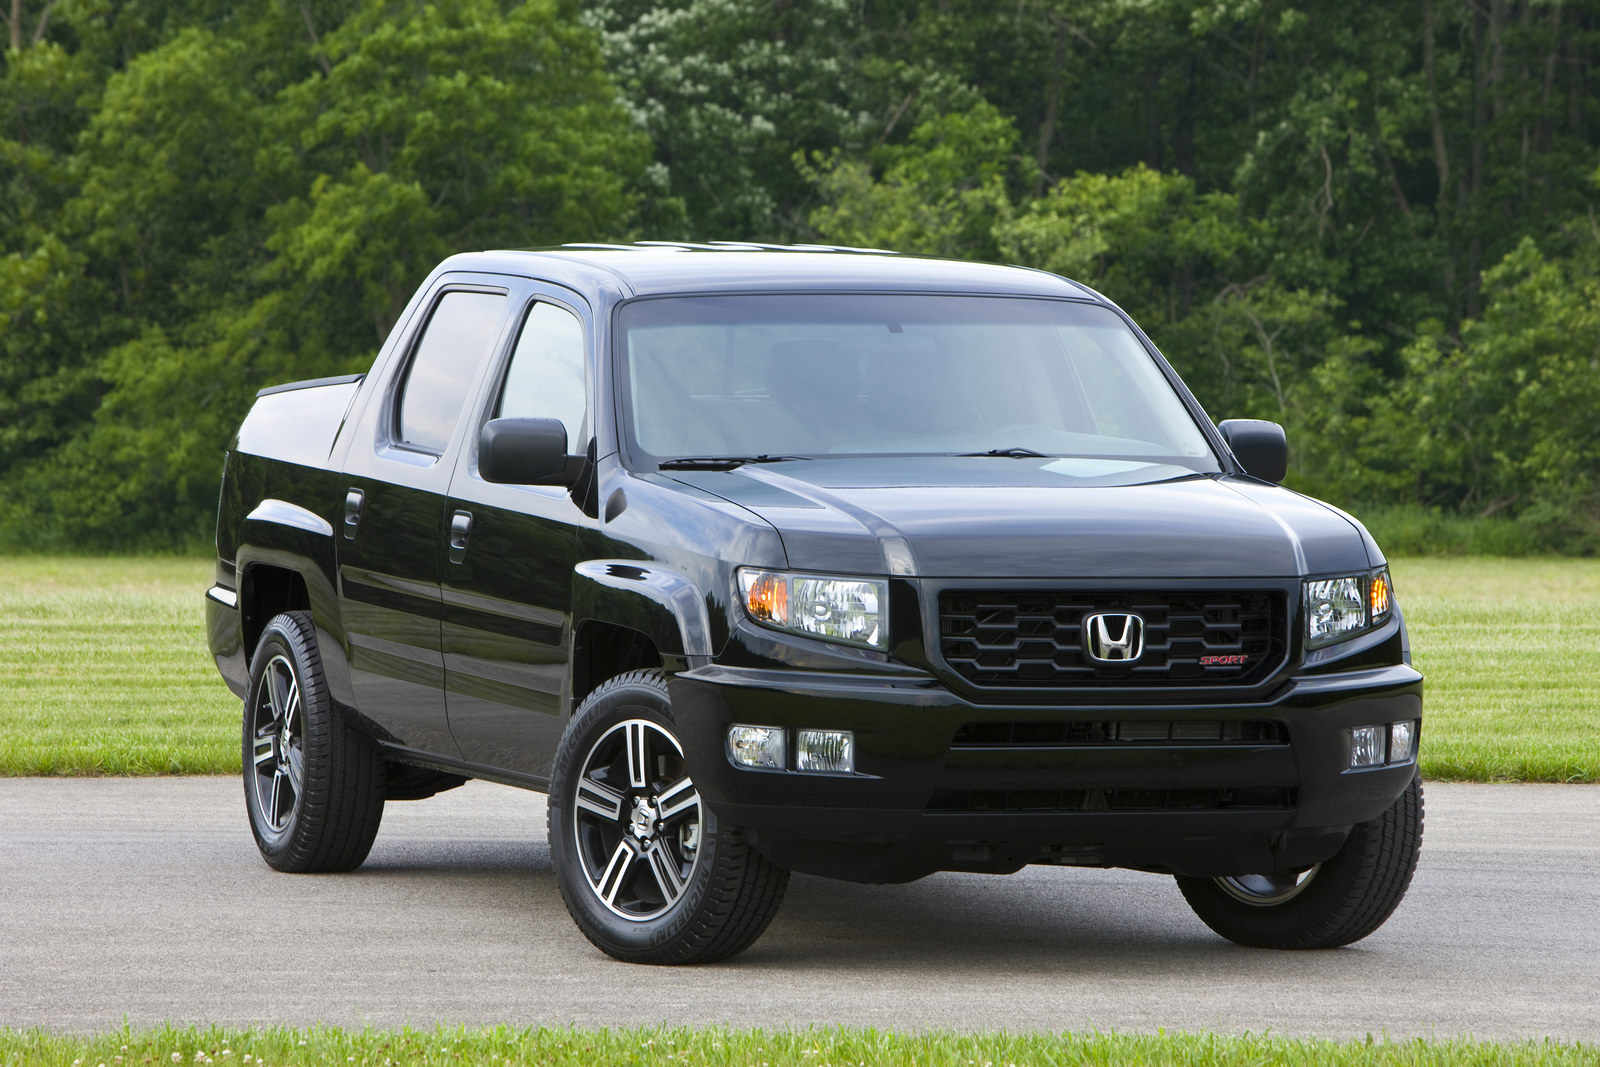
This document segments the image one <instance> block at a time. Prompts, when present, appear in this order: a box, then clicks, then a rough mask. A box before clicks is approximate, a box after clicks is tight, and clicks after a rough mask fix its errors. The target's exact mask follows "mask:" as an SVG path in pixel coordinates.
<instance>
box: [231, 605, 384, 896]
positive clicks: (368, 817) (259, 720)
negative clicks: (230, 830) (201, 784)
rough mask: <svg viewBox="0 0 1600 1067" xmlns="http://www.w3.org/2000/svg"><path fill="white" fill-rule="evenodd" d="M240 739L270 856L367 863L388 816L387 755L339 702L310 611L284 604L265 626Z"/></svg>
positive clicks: (292, 861)
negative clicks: (346, 719) (330, 686)
mask: <svg viewBox="0 0 1600 1067" xmlns="http://www.w3.org/2000/svg"><path fill="white" fill-rule="evenodd" d="M242 742H243V757H244V796H245V808H246V809H247V810H248V811H249V813H250V829H251V832H252V833H254V834H255V839H256V846H257V847H258V848H259V849H260V850H261V856H262V858H263V859H265V860H266V861H267V863H268V864H269V865H270V866H272V867H273V868H275V869H276V870H280V871H288V872H292V873H297V874H303V873H312V872H321V871H348V870H353V869H354V868H356V867H359V866H361V862H362V861H363V860H365V859H366V858H367V852H368V851H369V850H371V848H372V840H373V838H375V837H376V836H377V834H378V824H379V822H380V821H381V820H382V818H383V801H384V773H383V772H384V768H383V761H382V758H381V757H380V756H379V755H378V753H377V750H376V749H375V748H374V747H373V745H372V742H371V741H370V740H368V739H367V738H366V737H364V736H362V735H361V734H360V733H358V732H356V731H355V730H353V729H351V728H350V727H349V726H348V725H346V724H345V722H344V720H343V719H342V718H341V717H340V715H339V713H338V711H337V709H335V708H334V706H333V700H332V698H331V697H330V696H329V695H328V685H327V680H326V678H325V677H324V675H323V670H322V656H321V654H320V653H319V652H318V651H317V636H316V629H315V627H314V626H313V625H312V622H311V616H310V614H309V613H307V612H303V611H295V612H285V613H284V614H282V615H279V616H277V617H275V618H274V619H273V620H272V621H271V622H269V623H267V625H266V628H265V629H264V630H263V631H262V633H261V641H260V643H259V644H257V646H256V653H255V657H254V659H253V660H252V661H251V665H250V687H249V689H248V691H247V692H246V693H245V699H244V723H243V730H242Z"/></svg>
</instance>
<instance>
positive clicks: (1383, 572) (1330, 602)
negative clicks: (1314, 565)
mask: <svg viewBox="0 0 1600 1067" xmlns="http://www.w3.org/2000/svg"><path fill="white" fill-rule="evenodd" d="M1304 589H1305V603H1306V647H1307V648H1322V647H1324V646H1326V645H1331V644H1335V643H1337V642H1339V641H1343V640H1345V639H1346V638H1350V637H1354V636H1356V635H1357V634H1360V633H1364V632H1366V631H1367V630H1370V629H1372V628H1373V627H1374V626H1376V625H1378V624H1379V623H1381V622H1383V621H1384V620H1385V619H1387V618H1388V617H1389V613H1390V612H1391V611H1393V610H1394V586H1393V583H1391V582H1390V580H1389V568H1387V567H1381V568H1379V569H1378V570H1376V571H1368V572H1367V573H1365V574H1351V575H1347V576H1344V577H1341V578H1316V579H1313V580H1311V581H1308V582H1306V583H1305V584H1304Z"/></svg>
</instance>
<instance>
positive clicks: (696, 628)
mask: <svg viewBox="0 0 1600 1067" xmlns="http://www.w3.org/2000/svg"><path fill="white" fill-rule="evenodd" d="M573 571H574V577H573V595H572V611H573V619H574V621H577V620H580V619H600V620H604V621H606V622H610V623H615V624H616V625H618V626H626V627H628V628H629V629H631V630H637V631H639V632H640V633H642V634H644V635H645V636H646V637H648V638H650V640H651V641H652V642H654V644H655V646H656V650H657V651H658V652H660V653H661V654H662V655H663V656H679V657H687V658H693V657H707V658H709V657H710V656H711V654H712V648H711V616H710V613H709V612H708V610H707V608H706V599H705V594H704V592H702V591H701V590H700V589H699V588H698V587H697V586H696V585H695V584H694V582H692V581H691V580H690V579H688V578H687V577H685V576H684V575H682V574H679V573H678V572H676V571H670V570H666V569H664V568H662V567H658V566H653V565H651V564H646V563H641V562H639V561H638V560H627V559H595V560H586V561H585V562H583V563H580V564H578V565H577V566H576V567H574V568H573Z"/></svg>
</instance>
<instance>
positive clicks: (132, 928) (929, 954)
mask: <svg viewBox="0 0 1600 1067" xmlns="http://www.w3.org/2000/svg"><path fill="white" fill-rule="evenodd" d="M124 1018H126V1019H127V1020H128V1021H129V1022H130V1023H131V1024H133V1025H134V1026H135V1027H144V1026H148V1025H153V1024H157V1023H160V1022H163V1021H172V1022H175V1023H225V1024H233V1025H248V1024H253V1023H282V1024H289V1025H295V1026H304V1025H308V1024H310V1023H313V1022H319V1021H320V1022H328V1023H335V1024H340V1025H345V1026H356V1027H360V1026H366V1025H371V1026H374V1027H381V1028H388V1027H395V1026H399V1025H401V1024H411V1025H413V1026H428V1025H431V1024H433V1023H434V1022H447V1023H466V1024H489V1023H502V1022H504V1023H510V1024H514V1025H533V1024H546V1025H559V1024H567V1023H576V1024H580V1025H596V1026H597V1025H611V1026H616V1025H628V1024H646V1023H670V1024H705V1023H719V1024H727V1025H733V1026H764V1027H769V1028H770V1027H805V1026H812V1025H818V1026H828V1025H838V1024H843V1025H860V1026H875V1027H880V1028H893V1029H902V1030H922V1029H959V1030H973V1029H1004V1030H1011V1031H1018V1030H1086V1029H1091V1028H1098V1029H1101V1030H1119V1031H1151V1030H1155V1029H1156V1028H1158V1027H1166V1028H1168V1029H1177V1030H1189V1031H1194V1030H1216V1031H1222V1032H1234V1033H1237V1032H1243V1031H1252V1032H1256V1033H1260V1032H1263V1031H1271V1032H1273V1033H1278V1034H1288V1035H1302V1034H1314V1035H1321V1036H1327V1037H1347V1036H1361V1035H1365V1034H1368V1033H1371V1034H1374V1035H1383V1034H1388V1035H1390V1036H1392V1037H1404V1036H1413V1035H1421V1036H1437V1037H1446V1036H1455V1035H1462V1036H1465V1035H1472V1036H1477V1037H1480V1038H1496V1039H1518V1038H1529V1037H1553V1038H1557V1039H1561V1040H1582V1041H1585V1042H1600V788H1596V787H1585V786H1503V785H1499V786H1471V785H1443V784H1435V785H1430V786H1428V787H1427V823H1426V833H1425V836H1424V842H1423V853H1422V864H1421V868H1420V870H1419V872H1418V874H1417V878H1416V881H1415V882H1414V883H1413V885H1412V888H1411V893H1410V895H1409V896H1408V897H1407V899H1406V900H1405V902H1404V903H1403V904H1402V905H1401V906H1400V910H1399V911H1397V912H1396V913H1395V915H1394V917H1393V918H1391V919H1390V921H1389V923H1388V924H1387V925H1386V926H1384V927H1383V928H1382V929H1381V930H1379V931H1378V932H1377V933H1376V934H1375V935H1373V936H1372V937H1370V938H1368V939H1367V940H1366V941H1363V942H1361V943H1359V944H1358V945H1356V946H1354V947H1351V948H1347V949H1340V950H1335V951H1331V952H1318V953H1278V952H1267V951H1256V950H1249V949H1242V948H1237V947H1235V946H1233V945H1230V944H1228V943H1226V942H1224V941H1222V940H1221V939H1219V938H1217V937H1216V936H1215V935H1213V934H1212V933H1211V932H1210V931H1209V930H1207V929H1206V928H1205V927H1204V926H1202V925H1201V924H1200V922H1199V921H1198V920H1197V919H1195V918H1194V917H1193V916H1192V915H1191V913H1190V912H1189V909H1188V907H1187V906H1186V905H1185V904H1184V902H1183V899H1182V897H1181V896H1180V895H1179V894H1178V890H1177V888H1176V886H1175V885H1174V884H1173V883H1172V880H1171V879H1169V878H1163V877H1159V876H1156V875H1149V874H1138V873H1134V872H1128V871H1083V870H1066V869H1054V868H1030V869H1028V870H1026V871H1024V872H1022V873H1021V874H1017V875H1012V876H1009V877H992V876H986V875H959V874H944V875H936V876H934V877H931V878H927V879H924V880H922V881H920V882H916V883H913V884H911V885H904V886H858V885H849V884H845V883H839V882H830V881H826V880H823V879H817V878H809V877H800V876H796V877H795V879H794V880H793V883H792V885H791V887H790V890H789V895H788V898H787V899H786V901H785V903H784V906H783V909H782V911H780V912H779V915H778V918H777V921H776V922H774V923H773V925H772V927H771V928H770V929H769V931H768V932H767V934H766V936H765V937H763V938H762V939H761V940H760V941H759V942H757V943H756V945H755V947H754V948H752V949H751V950H750V951H748V952H746V953H745V954H744V955H742V956H739V957H737V958H736V959H734V960H732V961H729V962H727V963H724V964H718V965H714V966H710V967H699V968H689V969H669V968H650V967H637V966H629V965H626V964H620V963H615V962H613V961H611V960H609V959H607V958H606V957H603V956H601V955H600V954H599V953H598V952H596V951H595V950H594V949H593V948H591V947H590V945H589V943H588V942H587V941H585V940H584V939H583V937H582V936H581V935H580V934H579V933H578V932H577V930H576V928H575V927H574V926H573V925H572V923H571V921H570V920H569V919H568V918H567V915H566V912H565V910H564V909H563V907H562V904H561V900H560V897H559V896H558V894H557V892H556V887H555V881H554V877H553V875H552V874H551V869H550V853H549V849H548V848H547V846H546V843H545V831H544V798H543V797H542V796H539V795H537V794H531V793H523V792H519V791H516V790H512V789H507V788H503V787H499V786H491V785H485V784H482V783H471V784H469V785H468V786H466V787H465V788H463V789H459V790H456V791H454V792H451V793H447V794H444V795H442V796H439V797H436V798H434V799H432V800H426V801H422V802H417V803H405V804H400V803H397V804H391V805H389V807H388V810H387V811H386V813H385V815H384V825H383V830H382V831H381V832H380V833H379V835H378V840H377V843H376V845H375V846H374V847H373V850H372V855H371V857H370V858H369V859H368V861H367V863H366V865H365V866H364V867H363V868H362V869H361V870H360V871H358V872H356V873H354V874H346V875H327V876H303V875H302V876H292V875H281V874H276V873H274V872H273V871H271V870H269V869H268V868H267V867H266V865H265V864H263V863H262V862H261V860H260V858H259V857H258V856H257V854H256V851H255V845H254V843H253V841H252V840H251V837H250V833H249V830H248V829H247V826H246V822H245V813H244V801H243V795H242V791H241V788H240V786H239V784H238V782H237V781H236V780H233V779H218V778H189V779H171V778H168V779H160V778H146V779H87V780H85V779H77V780H71V779H69V780H58V779H0V1026H9V1027H32V1026H43V1027H47V1028H49V1029H51V1030H57V1031H72V1032H82V1031H93V1030H101V1029H107V1028H114V1027H120V1026H121V1025H122V1023H123V1020H124Z"/></svg>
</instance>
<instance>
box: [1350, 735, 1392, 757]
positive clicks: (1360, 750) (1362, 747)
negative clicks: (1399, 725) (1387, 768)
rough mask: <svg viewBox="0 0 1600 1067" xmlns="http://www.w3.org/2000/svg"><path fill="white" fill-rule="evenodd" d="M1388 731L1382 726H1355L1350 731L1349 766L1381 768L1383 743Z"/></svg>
mask: <svg viewBox="0 0 1600 1067" xmlns="http://www.w3.org/2000/svg"><path fill="white" fill-rule="evenodd" d="M1387 733H1388V730H1387V729H1385V728H1384V727H1382V726H1357V727H1356V728H1355V729H1354V730H1351V731H1350V766H1352V767H1381V766H1383V742H1384V735H1385V734H1387Z"/></svg>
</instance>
